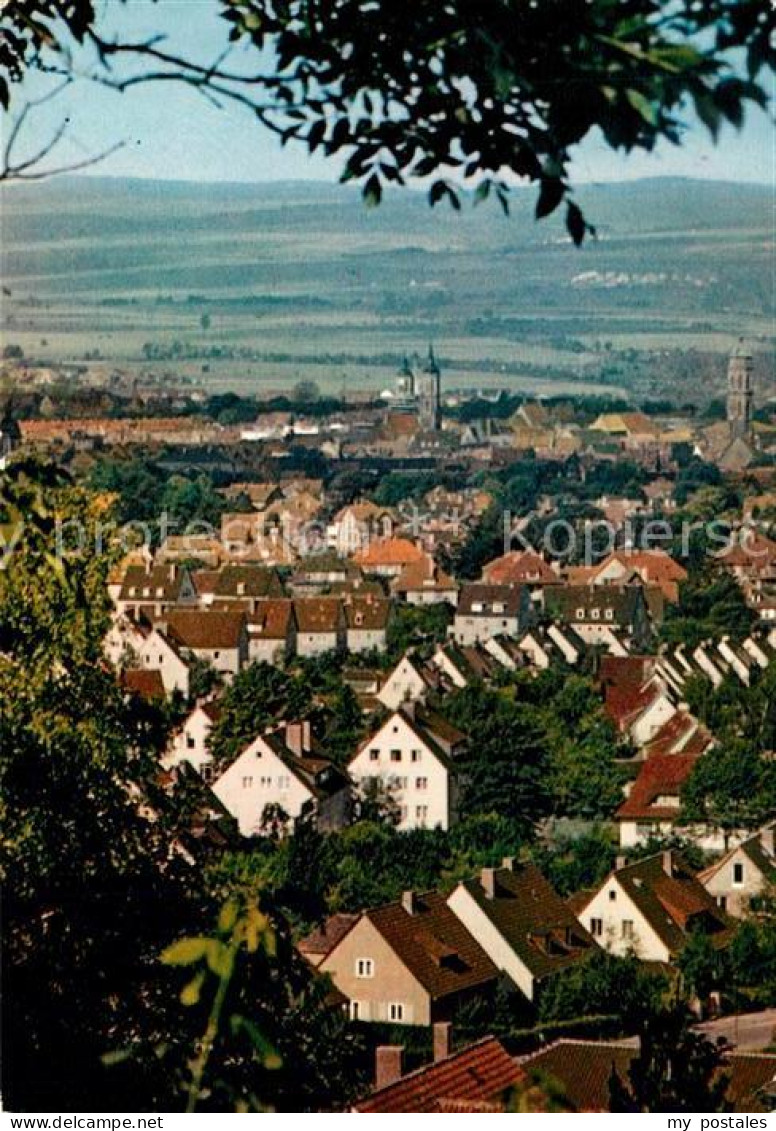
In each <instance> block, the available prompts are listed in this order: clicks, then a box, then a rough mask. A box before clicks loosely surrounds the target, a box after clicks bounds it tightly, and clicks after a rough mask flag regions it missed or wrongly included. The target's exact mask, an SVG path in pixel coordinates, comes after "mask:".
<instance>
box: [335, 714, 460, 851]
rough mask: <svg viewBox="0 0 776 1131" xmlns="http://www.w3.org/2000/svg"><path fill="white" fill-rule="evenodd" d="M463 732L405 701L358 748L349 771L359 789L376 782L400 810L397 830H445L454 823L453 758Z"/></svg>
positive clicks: (455, 788)
mask: <svg viewBox="0 0 776 1131" xmlns="http://www.w3.org/2000/svg"><path fill="white" fill-rule="evenodd" d="M463 743H464V736H463V735H462V734H461V733H460V731H457V730H456V729H455V728H454V727H452V726H450V724H449V723H446V722H445V720H443V719H441V718H439V716H437V715H433V714H431V713H424V712H422V711H421V710H420V709H419V708H416V707H415V705H414V704H411V703H408V704H405V705H403V706H402V707H401V708H400V709H399V710H397V711H394V712H393V714H392V715H391V716H390V717H389V718H388V719H386V721H385V722H384V723H383V724H382V725H381V726H380V727H378V729H377V730H376V731H375V732H374V733H373V734H371V735H369V736H368V737H367V738H365V739H364V741H363V742H362V743H361V745H360V746H359V748H358V750H357V751H356V753H355V754H354V755H353V757H352V758H351V760H350V764H349V766H348V770H349V773H350V776H351V777H352V779H353V781H354V783H355V784H356V785H360V786H361V787H362V788H363V787H365V786H366V785H367V784H368V783H371V782H378V783H380V784H381V785H382V786H383V788H384V789H385V790H386V791H387V792H388V793H389V794H390V796H391V797H392V798H393V800H394V802H395V803H396V806H397V808H398V811H399V820H398V828H400V829H418V828H441V829H447V828H449V827H450V825H451V824H452V823H453V822H454V821H455V818H456V807H457V794H458V789H457V775H456V770H455V766H454V764H453V760H454V758H455V757H456V756H457V755H458V753H459V752H460V751H461V750H462V748H463Z"/></svg>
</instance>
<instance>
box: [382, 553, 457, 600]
mask: <svg viewBox="0 0 776 1131" xmlns="http://www.w3.org/2000/svg"><path fill="white" fill-rule="evenodd" d="M391 588H392V590H393V591H394V593H410V592H413V591H415V590H421V591H422V592H424V593H440V592H442V593H448V592H453V593H455V592H456V591H457V589H458V586H457V584H456V583H455V582H454V581H453V579H452V577H450V576H449V575H448V574H446V573H445V572H444V570H441V569H440V568H439V566H438V565H437V564H436V562H435V561H434V559H433V558H432V557H431V555H430V554H425V555H424V556H423V558H422V559H421V560H420V561H417V562H410V563H409V564H408V565H406V566H405V567H404V569H403V570H402V571H401V573H400V574H399V576H398V577H397V578H396V580H395V581H394V582H393V584H392V586H391Z"/></svg>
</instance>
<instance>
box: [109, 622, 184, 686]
mask: <svg viewBox="0 0 776 1131" xmlns="http://www.w3.org/2000/svg"><path fill="white" fill-rule="evenodd" d="M103 648H104V651H105V655H106V658H107V659H108V660H109V662H110V663H111V664H112V665H113V666H114V667H115V668H118V669H119V670H121V671H124V672H126V671H129V670H132V669H135V670H139V671H146V672H158V673H159V678H160V680H161V685H162V692H163V694H164V695H168V696H169V695H172V694H174V693H175V692H179V693H180V694H181V695H183V696H184V697H186V698H188V695H189V684H190V677H191V664H190V662H189V660H188V659H187V658H186V656H184V655H183V653H182V651H181V649H180V647H179V646H178V644H177V643H176V642H175V640H174V639H173V638H172V637H170V636H169V635H167V634H166V633H165V632H163V631H162V630H161V628H150V627H149V626H148V624H147V623H146V622H145V621H142V622H137V621H133V620H131V619H130V618H128V617H125V616H121V615H120V614H117V615H115V616H114V618H113V620H112V623H111V627H110V629H109V631H108V633H107V635H106V638H105V641H104V644H103Z"/></svg>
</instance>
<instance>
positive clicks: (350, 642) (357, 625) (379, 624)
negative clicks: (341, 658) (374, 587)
mask: <svg viewBox="0 0 776 1131" xmlns="http://www.w3.org/2000/svg"><path fill="white" fill-rule="evenodd" d="M343 612H344V616H345V644H346V647H347V650H348V652H384V651H385V647H386V644H387V632H388V620H389V618H390V613H391V603H390V601H387V600H386V599H385V598H384V597H375V596H373V595H372V594H367V595H366V596H365V597H358V596H355V595H348V596H347V597H346V598H345V601H344V604H343Z"/></svg>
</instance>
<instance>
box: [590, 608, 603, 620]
mask: <svg viewBox="0 0 776 1131" xmlns="http://www.w3.org/2000/svg"><path fill="white" fill-rule="evenodd" d="M590 616H591V617H592V618H593V620H600V619H601V610H600V609H591V610H590Z"/></svg>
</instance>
